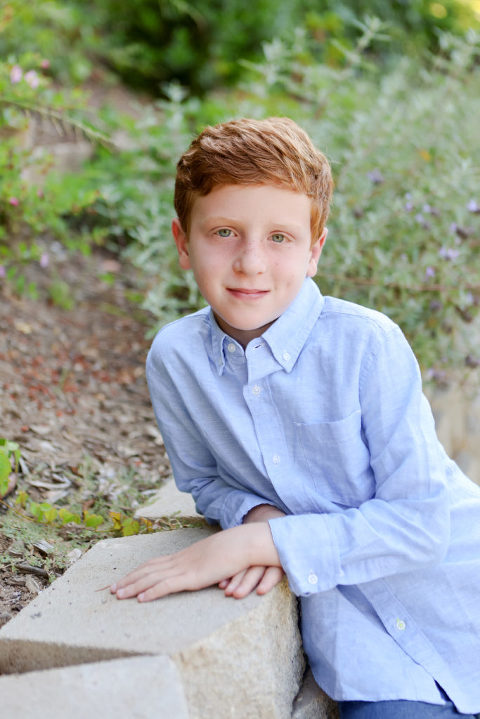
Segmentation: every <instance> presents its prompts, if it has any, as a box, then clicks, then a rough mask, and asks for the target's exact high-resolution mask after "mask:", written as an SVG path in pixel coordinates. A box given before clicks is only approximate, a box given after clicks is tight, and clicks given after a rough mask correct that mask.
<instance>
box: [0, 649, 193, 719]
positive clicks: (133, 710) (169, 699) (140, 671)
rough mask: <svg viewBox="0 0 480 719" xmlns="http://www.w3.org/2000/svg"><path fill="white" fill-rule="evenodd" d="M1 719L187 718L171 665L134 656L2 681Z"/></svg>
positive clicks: (165, 659)
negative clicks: (66, 718) (63, 718)
mask: <svg viewBox="0 0 480 719" xmlns="http://www.w3.org/2000/svg"><path fill="white" fill-rule="evenodd" d="M0 695H1V697H2V716H3V717H5V719H44V717H46V716H48V717H51V719H60V717H68V718H69V719H85V717H89V716H91V717H101V718H102V719H151V717H156V719H189V716H188V708H187V701H186V699H185V695H184V692H183V687H182V684H181V680H180V677H179V674H178V671H177V668H176V666H175V664H174V663H173V662H172V660H171V659H169V658H168V657H135V658H134V659H115V660H112V661H109V662H98V663H94V664H81V665H79V666H73V667H66V668H63V669H48V670H46V671H36V672H28V673H26V674H9V675H4V676H1V677H0Z"/></svg>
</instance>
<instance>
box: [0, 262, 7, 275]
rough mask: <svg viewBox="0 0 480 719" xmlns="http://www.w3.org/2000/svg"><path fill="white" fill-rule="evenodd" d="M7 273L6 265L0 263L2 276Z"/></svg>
mask: <svg viewBox="0 0 480 719" xmlns="http://www.w3.org/2000/svg"><path fill="white" fill-rule="evenodd" d="M6 274H7V272H6V270H5V267H4V266H3V265H0V277H5V275H6Z"/></svg>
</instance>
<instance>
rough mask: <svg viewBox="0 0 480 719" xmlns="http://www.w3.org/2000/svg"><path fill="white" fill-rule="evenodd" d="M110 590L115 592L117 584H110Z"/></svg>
mask: <svg viewBox="0 0 480 719" xmlns="http://www.w3.org/2000/svg"><path fill="white" fill-rule="evenodd" d="M110 591H111V592H113V593H115V592H116V591H117V585H116V584H112V586H111V587H110Z"/></svg>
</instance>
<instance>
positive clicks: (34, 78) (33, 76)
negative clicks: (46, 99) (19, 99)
mask: <svg viewBox="0 0 480 719" xmlns="http://www.w3.org/2000/svg"><path fill="white" fill-rule="evenodd" d="M25 81H26V82H27V83H28V84H29V85H30V87H31V88H32V89H33V90H35V88H37V87H38V85H39V82H40V81H39V79H38V75H37V73H36V72H35V70H29V71H28V72H27V73H25Z"/></svg>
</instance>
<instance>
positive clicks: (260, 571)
mask: <svg viewBox="0 0 480 719" xmlns="http://www.w3.org/2000/svg"><path fill="white" fill-rule="evenodd" d="M264 572H265V567H249V568H248V569H247V571H246V572H245V573H244V576H243V577H242V578H241V579H240V581H239V582H238V583H237V584H236V586H235V587H234V588H233V590H232V591H231V592H230V594H231V595H232V596H233V597H235V599H243V598H244V597H246V596H247V595H248V594H250V592H253V590H254V589H255V587H256V586H257V585H258V583H259V582H260V581H261V579H262V577H263V575H264Z"/></svg>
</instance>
